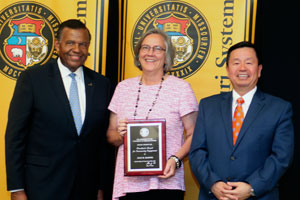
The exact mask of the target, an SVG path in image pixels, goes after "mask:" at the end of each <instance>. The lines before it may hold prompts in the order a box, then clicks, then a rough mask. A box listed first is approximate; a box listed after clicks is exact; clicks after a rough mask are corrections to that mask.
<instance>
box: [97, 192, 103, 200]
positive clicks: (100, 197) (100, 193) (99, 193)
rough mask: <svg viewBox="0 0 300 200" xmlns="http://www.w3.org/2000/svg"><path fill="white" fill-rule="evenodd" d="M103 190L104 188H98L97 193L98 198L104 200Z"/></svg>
mask: <svg viewBox="0 0 300 200" xmlns="http://www.w3.org/2000/svg"><path fill="white" fill-rule="evenodd" d="M103 199H104V198H103V191H102V190H98V194H97V200H103Z"/></svg>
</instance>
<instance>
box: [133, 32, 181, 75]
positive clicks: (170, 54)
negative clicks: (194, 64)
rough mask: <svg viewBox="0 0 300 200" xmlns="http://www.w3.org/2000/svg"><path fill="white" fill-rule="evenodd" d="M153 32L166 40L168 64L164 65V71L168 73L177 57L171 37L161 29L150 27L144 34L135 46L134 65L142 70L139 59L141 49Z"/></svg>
mask: <svg viewBox="0 0 300 200" xmlns="http://www.w3.org/2000/svg"><path fill="white" fill-rule="evenodd" d="M152 34H158V35H161V36H162V37H163V38H164V42H165V45H166V64H165V65H164V72H165V73H166V72H168V71H170V70H171V68H172V67H173V64H174V57H175V49H174V47H173V45H172V42H171V39H170V38H169V36H168V35H167V34H166V33H165V32H163V31H162V30H160V29H150V30H148V31H147V32H145V33H144V34H143V35H142V37H141V39H140V40H139V41H138V43H137V44H136V46H135V47H134V65H135V66H137V67H138V68H139V69H140V70H142V66H141V63H140V61H139V53H140V49H141V46H142V43H143V41H144V39H145V38H146V37H147V36H148V35H152Z"/></svg>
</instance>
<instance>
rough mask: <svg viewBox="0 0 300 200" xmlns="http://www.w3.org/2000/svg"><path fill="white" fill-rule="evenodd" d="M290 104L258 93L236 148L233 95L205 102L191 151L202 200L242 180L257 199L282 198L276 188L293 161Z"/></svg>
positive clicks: (221, 95)
mask: <svg viewBox="0 0 300 200" xmlns="http://www.w3.org/2000/svg"><path fill="white" fill-rule="evenodd" d="M291 118H292V107H291V104H290V103H288V102H286V101H284V100H282V99H279V98H276V97H273V96H271V95H268V94H266V93H263V92H261V91H260V90H257V91H256V93H255V95H254V97H253V99H252V102H251V104H250V107H249V110H248V112H247V114H246V117H245V119H244V123H243V125H242V128H241V131H240V134H239V136H238V139H237V142H236V145H235V146H233V139H232V93H231V92H229V93H225V94H220V95H215V96H211V97H208V98H205V99H203V100H201V102H200V105H199V114H198V119H197V123H196V127H195V131H194V135H193V140H192V145H191V149H190V155H189V159H190V164H191V168H192V171H193V173H194V174H195V176H196V178H197V180H198V181H199V183H200V185H201V187H200V194H199V199H201V200H206V199H213V198H214V197H213V195H212V194H211V193H210V188H211V186H212V185H213V184H214V183H215V182H217V181H224V182H227V181H231V182H237V181H243V182H247V183H249V184H250V185H251V186H252V187H253V189H254V190H255V194H256V198H255V199H263V200H276V199H279V196H278V188H277V183H278V180H279V178H280V177H281V176H282V174H283V173H284V172H285V170H286V169H287V168H288V166H289V165H290V163H291V160H292V157H293V145H294V142H293V137H294V130H293V125H292V119H291Z"/></svg>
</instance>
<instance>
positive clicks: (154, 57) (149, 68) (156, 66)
mask: <svg viewBox="0 0 300 200" xmlns="http://www.w3.org/2000/svg"><path fill="white" fill-rule="evenodd" d="M141 46H142V47H143V46H149V47H150V49H149V51H144V50H143V48H141V49H140V51H139V61H140V63H141V66H142V70H143V72H160V73H163V71H164V65H165V63H166V52H165V51H164V50H163V51H160V52H159V51H155V50H154V48H153V47H161V48H162V49H165V48H166V45H165V42H164V38H163V37H162V36H161V35H159V34H151V35H148V36H147V37H146V38H145V39H144V40H143V42H142V44H141Z"/></svg>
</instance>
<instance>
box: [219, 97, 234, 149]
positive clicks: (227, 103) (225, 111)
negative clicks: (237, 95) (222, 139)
mask: <svg viewBox="0 0 300 200" xmlns="http://www.w3.org/2000/svg"><path fill="white" fill-rule="evenodd" d="M231 107H232V92H228V93H227V94H225V95H224V96H223V100H222V105H221V113H222V118H223V121H224V124H225V132H226V138H227V140H228V143H229V144H230V145H231V146H233V140H232V108H231Z"/></svg>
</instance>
